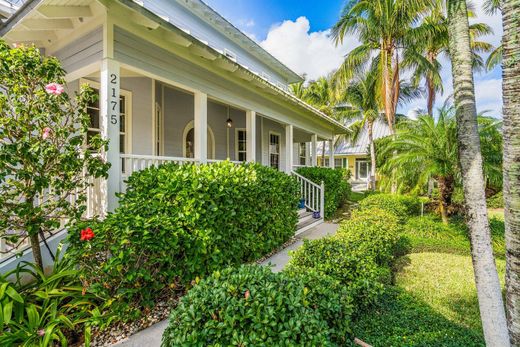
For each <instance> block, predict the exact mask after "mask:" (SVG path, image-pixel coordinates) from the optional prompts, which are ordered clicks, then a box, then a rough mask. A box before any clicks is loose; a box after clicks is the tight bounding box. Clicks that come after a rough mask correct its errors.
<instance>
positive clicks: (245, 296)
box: [244, 289, 251, 300]
mask: <svg viewBox="0 0 520 347" xmlns="http://www.w3.org/2000/svg"><path fill="white" fill-rule="evenodd" d="M250 295H251V293H250V292H249V289H248V290H246V293H245V294H244V298H246V300H247V299H249V296H250Z"/></svg>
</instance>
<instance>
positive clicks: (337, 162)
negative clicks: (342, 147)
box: [334, 158, 342, 167]
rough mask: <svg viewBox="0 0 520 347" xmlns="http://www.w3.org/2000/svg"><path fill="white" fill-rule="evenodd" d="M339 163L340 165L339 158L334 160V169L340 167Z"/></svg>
mask: <svg viewBox="0 0 520 347" xmlns="http://www.w3.org/2000/svg"><path fill="white" fill-rule="evenodd" d="M341 163H342V159H341V158H334V167H342V166H341Z"/></svg>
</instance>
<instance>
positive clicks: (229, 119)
mask: <svg viewBox="0 0 520 347" xmlns="http://www.w3.org/2000/svg"><path fill="white" fill-rule="evenodd" d="M226 124H227V127H228V128H231V127H232V126H233V120H232V119H231V118H230V117H229V106H228V108H227V120H226Z"/></svg>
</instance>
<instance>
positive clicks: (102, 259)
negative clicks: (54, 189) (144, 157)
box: [68, 162, 299, 318]
mask: <svg viewBox="0 0 520 347" xmlns="http://www.w3.org/2000/svg"><path fill="white" fill-rule="evenodd" d="M298 193H299V187H298V184H297V182H296V180H295V179H294V178H293V177H291V176H288V175H286V174H284V173H281V172H278V171H276V170H274V169H271V168H267V167H264V166H261V165H259V164H243V165H234V164H232V163H229V162H222V163H218V164H211V165H182V166H180V165H176V164H166V165H162V166H159V167H152V168H149V169H146V170H143V171H140V172H136V173H134V174H133V175H132V176H131V177H130V178H129V179H128V183H127V191H126V193H125V194H123V195H122V196H121V198H120V202H119V207H118V208H117V210H116V211H115V212H114V213H112V214H109V215H108V216H107V218H106V219H105V220H104V221H102V222H97V223H93V222H91V223H88V224H89V225H84V226H83V227H86V226H89V227H91V228H92V230H93V232H94V234H95V237H94V238H93V239H91V240H89V241H81V240H80V232H79V230H71V232H70V237H69V242H70V247H69V251H68V253H69V256H71V257H74V258H75V259H76V262H77V263H78V264H79V265H80V267H81V269H82V271H83V273H84V277H85V278H86V279H87V280H88V282H89V284H90V288H91V289H92V290H94V291H95V292H99V293H100V294H103V295H105V296H109V297H112V298H113V300H114V305H118V306H117V307H116V306H114V308H113V310H117V311H118V312H119V311H120V316H121V317H124V318H134V317H135V316H138V315H139V314H140V309H141V308H142V307H143V306H147V307H149V306H152V305H153V304H154V303H155V302H156V300H157V299H158V298H160V297H164V296H170V295H173V294H175V293H176V292H177V291H182V290H183V289H184V288H185V287H186V286H187V285H189V284H190V282H191V281H193V280H195V279H196V278H197V277H203V276H206V275H208V274H210V273H212V272H213V271H215V270H218V269H222V268H224V267H227V266H230V265H237V264H241V263H244V262H250V261H253V260H256V259H258V258H260V257H261V256H263V255H265V254H267V253H269V252H271V251H272V250H273V249H275V248H277V247H279V246H280V245H282V244H283V243H285V242H286V241H287V240H288V239H289V238H290V237H291V236H293V235H294V231H295V225H296V222H297V213H296V208H297V204H298ZM130 313H132V314H130ZM134 314H135V316H134Z"/></svg>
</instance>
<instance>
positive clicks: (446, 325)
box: [353, 210, 505, 347]
mask: <svg viewBox="0 0 520 347" xmlns="http://www.w3.org/2000/svg"><path fill="white" fill-rule="evenodd" d="M490 218H491V220H490V224H491V230H492V235H493V246H494V250H495V253H496V256H497V260H496V262H497V268H498V271H499V276H500V278H501V280H502V282H503V279H504V272H505V261H504V259H503V258H504V257H503V252H504V227H503V211H495V210H492V211H490ZM453 222H454V223H451V224H450V226H449V227H448V228H445V229H442V228H439V229H438V230H435V231H431V232H429V231H424V230H422V231H416V232H414V231H413V228H412V230H410V231H409V232H408V233H407V238H408V240H409V242H410V245H411V247H412V248H411V249H412V253H411V254H408V255H406V256H404V257H401V258H399V259H398V260H397V262H396V264H395V268H396V273H395V286H389V288H388V292H387V293H386V294H385V295H384V296H383V298H382V299H381V302H380V303H379V304H378V305H377V306H376V307H375V308H373V309H372V310H369V311H368V312H366V314H365V315H364V316H362V317H360V318H358V320H357V321H356V322H355V324H354V328H353V330H354V335H355V336H356V337H358V338H360V339H361V340H363V341H365V342H366V343H368V344H371V345H372V346H374V347H375V346H399V347H400V346H450V347H451V346H453V347H455V346H485V343H484V338H483V334H482V327H481V323H480V315H479V309H478V302H477V296H476V289H475V282H474V276H473V266H472V262H471V256H470V245H469V240H468V237H467V233H466V231H465V229H464V226H463V224H460V222H461V221H453ZM502 284H503V283H502Z"/></svg>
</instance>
